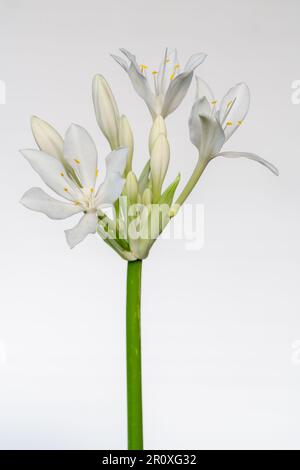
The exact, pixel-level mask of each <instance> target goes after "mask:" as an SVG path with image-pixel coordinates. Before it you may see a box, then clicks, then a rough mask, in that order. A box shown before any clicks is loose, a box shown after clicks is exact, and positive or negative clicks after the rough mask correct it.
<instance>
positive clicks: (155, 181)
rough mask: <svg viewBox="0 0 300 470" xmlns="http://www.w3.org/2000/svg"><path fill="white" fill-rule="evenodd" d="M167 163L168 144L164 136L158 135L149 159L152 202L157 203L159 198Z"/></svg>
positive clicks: (168, 154) (168, 157)
mask: <svg viewBox="0 0 300 470" xmlns="http://www.w3.org/2000/svg"><path fill="white" fill-rule="evenodd" d="M169 161H170V147H169V142H168V140H167V138H166V136H165V135H164V134H160V135H159V136H158V137H157V139H156V140H155V142H154V144H153V148H152V150H151V158H150V165H151V181H152V192H153V202H157V201H158V199H159V197H160V194H161V188H162V185H163V182H164V179H165V176H166V173H167V170H168V166H169Z"/></svg>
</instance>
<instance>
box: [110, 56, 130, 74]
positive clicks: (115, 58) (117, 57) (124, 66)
mask: <svg viewBox="0 0 300 470" xmlns="http://www.w3.org/2000/svg"><path fill="white" fill-rule="evenodd" d="M111 57H112V58H113V59H114V60H115V61H116V62H117V63H118V64H119V65H121V67H122V69H124V70H125V72H128V64H127V62H126V60H124V59H123V58H122V57H119V56H118V55H114V54H111Z"/></svg>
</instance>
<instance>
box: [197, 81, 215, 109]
mask: <svg viewBox="0 0 300 470" xmlns="http://www.w3.org/2000/svg"><path fill="white" fill-rule="evenodd" d="M204 97H205V98H206V99H207V101H208V102H209V104H214V102H215V97H214V94H213V91H212V89H211V88H210V86H209V85H208V84H207V83H206V82H205V81H204V80H202V79H201V78H200V77H196V100H198V99H201V98H204Z"/></svg>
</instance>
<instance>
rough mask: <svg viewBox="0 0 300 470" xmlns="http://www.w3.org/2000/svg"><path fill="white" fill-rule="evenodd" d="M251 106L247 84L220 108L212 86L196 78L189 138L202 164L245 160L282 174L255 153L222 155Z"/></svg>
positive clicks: (232, 92)
mask: <svg viewBox="0 0 300 470" xmlns="http://www.w3.org/2000/svg"><path fill="white" fill-rule="evenodd" d="M249 103H250V92H249V88H248V87H247V85H246V84H245V83H239V84H238V85H236V86H235V87H233V88H231V89H230V90H229V91H228V92H227V93H226V95H225V96H224V98H223V99H222V101H221V104H220V107H219V108H218V106H217V101H216V100H215V98H214V95H213V93H212V91H211V89H210V87H209V86H208V85H207V83H205V82H204V81H203V80H201V79H199V78H198V77H197V95H196V101H195V103H194V105H193V107H192V111H191V115H190V119H189V128H190V139H191V141H192V143H193V144H194V145H195V146H196V147H197V149H198V150H199V162H200V163H201V164H202V166H203V164H207V163H208V162H209V161H210V160H212V159H213V158H215V157H218V156H222V157H229V158H238V157H246V158H249V159H250V160H255V161H257V162H258V163H260V164H262V165H264V166H265V167H267V168H268V169H269V170H271V171H272V172H273V173H275V174H276V175H278V174H279V173H278V170H277V168H276V167H275V166H274V165H273V164H272V163H269V162H267V161H266V160H264V159H263V158H261V157H259V156H258V155H256V154H253V153H248V152H221V149H222V147H223V145H224V143H225V142H226V141H227V140H228V139H229V137H231V136H232V134H233V133H234V132H235V131H236V130H237V129H238V128H239V127H240V126H241V124H242V122H243V120H244V119H245V117H246V115H247V113H248V109H249Z"/></svg>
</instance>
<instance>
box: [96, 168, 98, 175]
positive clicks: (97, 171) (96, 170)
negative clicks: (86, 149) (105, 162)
mask: <svg viewBox="0 0 300 470" xmlns="http://www.w3.org/2000/svg"><path fill="white" fill-rule="evenodd" d="M96 176H99V170H98V168H97V170H96Z"/></svg>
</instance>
